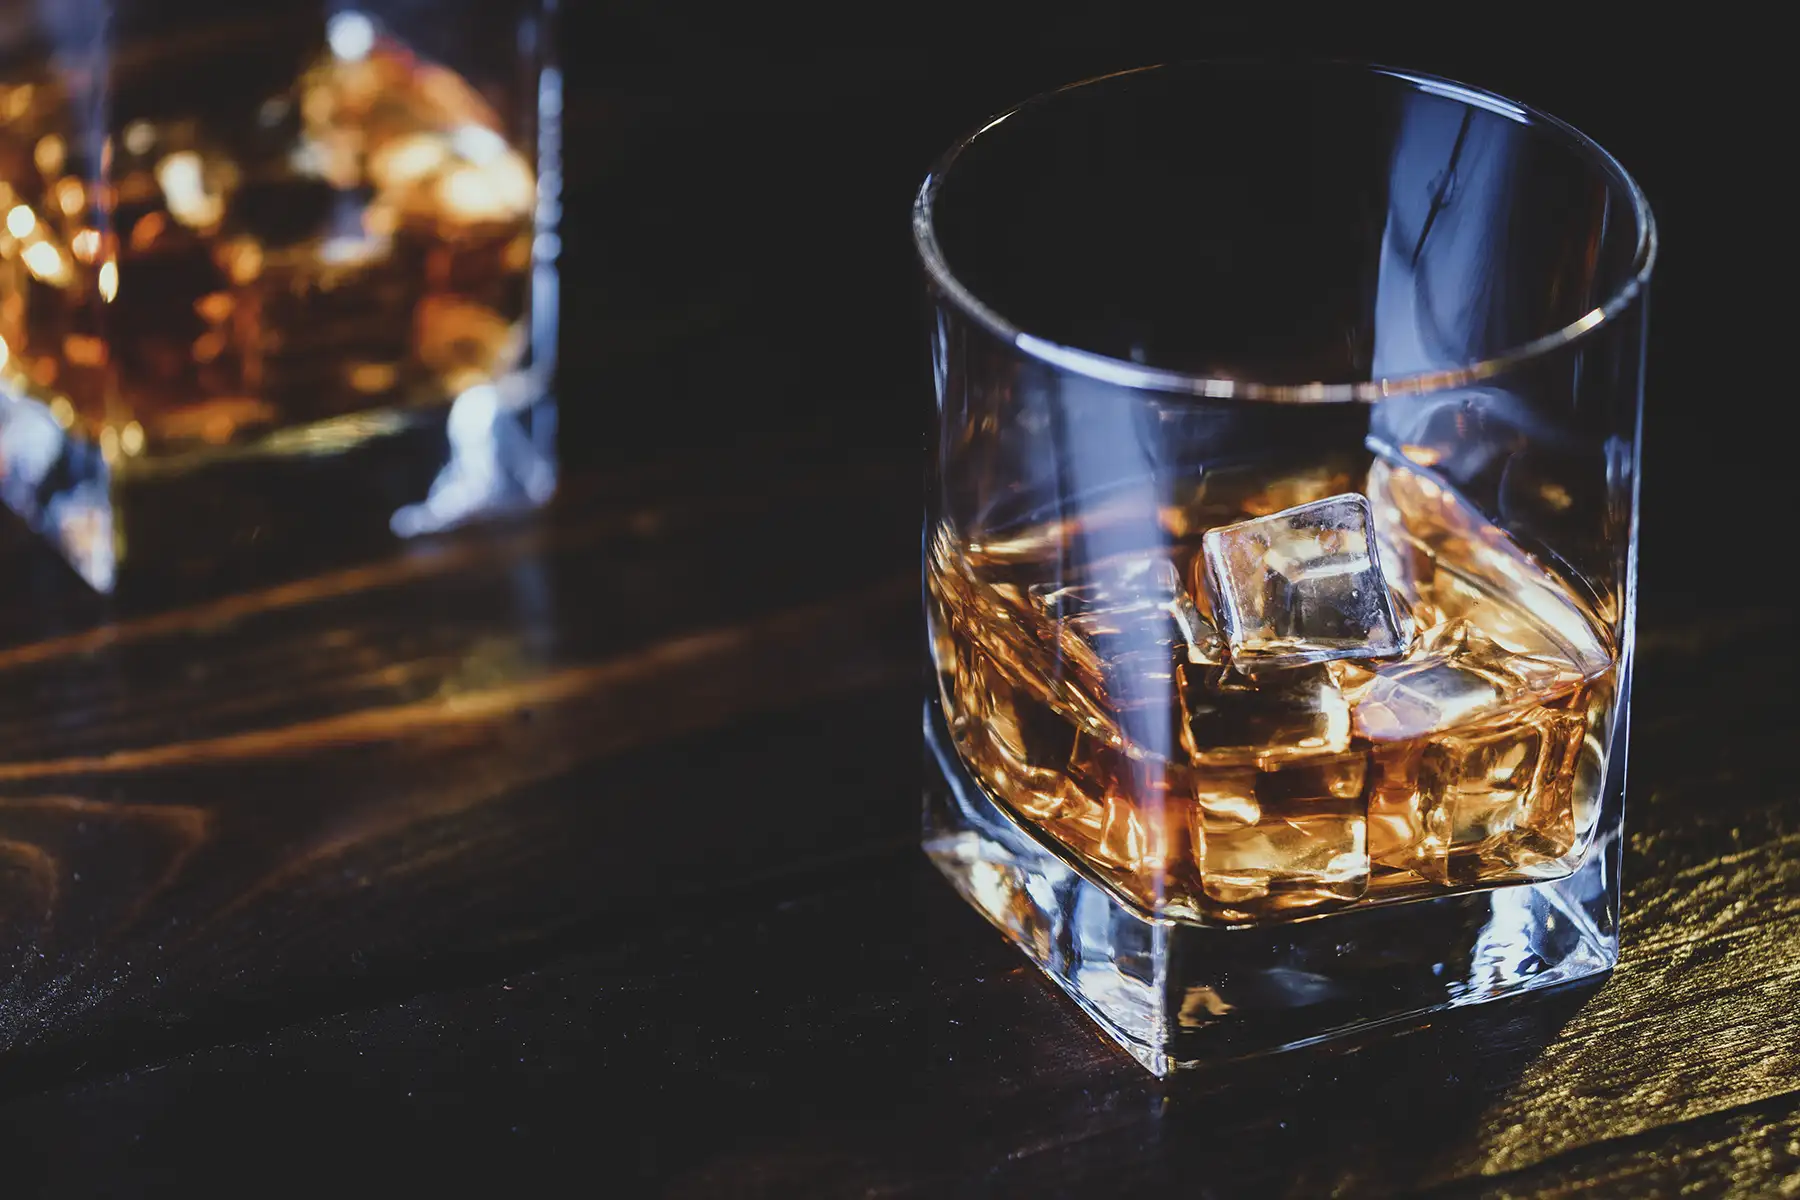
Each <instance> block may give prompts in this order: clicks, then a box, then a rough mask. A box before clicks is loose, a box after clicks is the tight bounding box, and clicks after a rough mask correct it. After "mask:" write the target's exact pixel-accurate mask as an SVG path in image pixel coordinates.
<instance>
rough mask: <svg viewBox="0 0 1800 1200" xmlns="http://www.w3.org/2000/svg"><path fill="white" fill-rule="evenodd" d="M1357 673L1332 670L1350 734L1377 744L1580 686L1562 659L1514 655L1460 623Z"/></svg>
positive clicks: (1571, 667) (1576, 669) (1577, 670)
mask: <svg viewBox="0 0 1800 1200" xmlns="http://www.w3.org/2000/svg"><path fill="white" fill-rule="evenodd" d="M1357 674H1358V672H1357V670H1356V668H1353V667H1343V668H1339V670H1338V671H1337V672H1336V675H1337V679H1338V682H1339V684H1340V685H1341V686H1343V687H1344V690H1345V692H1346V694H1347V695H1348V697H1349V699H1350V712H1351V729H1352V730H1353V731H1354V732H1356V733H1358V734H1361V735H1362V736H1363V737H1366V738H1368V739H1370V740H1371V741H1377V742H1397V741H1403V740H1405V739H1407V738H1415V737H1423V736H1425V735H1427V734H1430V733H1434V732H1437V731H1439V730H1443V729H1447V728H1449V727H1451V726H1454V725H1459V724H1464V723H1467V722H1470V721H1473V720H1478V719H1481V718H1483V717H1489V716H1492V715H1496V714H1499V713H1502V712H1505V711H1507V710H1509V709H1516V708H1520V707H1527V706H1530V705H1533V704H1536V703H1539V702H1541V701H1543V700H1546V699H1550V698H1553V697H1555V696H1558V695H1561V694H1566V693H1568V692H1569V691H1570V690H1572V689H1573V688H1574V687H1576V686H1577V685H1578V684H1580V683H1581V680H1582V672H1581V669H1580V668H1579V667H1577V666H1576V665H1575V664H1574V663H1571V662H1569V661H1568V660H1566V659H1562V658H1552V657H1540V656H1537V655H1530V654H1517V653H1513V652H1511V651H1509V650H1507V649H1506V648H1505V647H1503V646H1501V645H1500V644H1499V643H1497V642H1495V641H1494V640H1493V639H1492V638H1490V637H1488V636H1487V635H1486V634H1484V633H1482V632H1481V630H1479V629H1477V628H1476V627H1475V626H1474V625H1472V624H1470V623H1469V622H1468V621H1461V620H1459V621H1451V622H1448V623H1446V624H1444V625H1439V626H1437V627H1435V628H1433V629H1429V630H1427V631H1426V632H1425V633H1424V634H1422V635H1420V638H1419V644H1418V645H1417V646H1416V647H1415V648H1414V650H1413V652H1412V653H1411V654H1409V655H1408V656H1407V657H1406V658H1405V659H1402V660H1400V661H1398V662H1387V663H1378V664H1371V665H1370V667H1369V668H1367V669H1364V670H1362V671H1361V672H1360V674H1361V678H1357V677H1356V676H1357Z"/></svg>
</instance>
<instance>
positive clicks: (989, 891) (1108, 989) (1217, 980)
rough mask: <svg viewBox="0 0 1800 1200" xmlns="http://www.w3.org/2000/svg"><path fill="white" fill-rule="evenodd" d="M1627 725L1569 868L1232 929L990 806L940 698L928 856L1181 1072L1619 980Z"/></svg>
mask: <svg viewBox="0 0 1800 1200" xmlns="http://www.w3.org/2000/svg"><path fill="white" fill-rule="evenodd" d="M1619 724H1620V730H1619V732H1618V734H1617V735H1616V736H1615V739H1614V747H1613V751H1614V753H1613V754H1612V755H1611V761H1612V763H1613V765H1614V770H1613V772H1612V774H1611V776H1610V777H1609V778H1608V780H1607V783H1606V793H1605V800H1604V802H1603V804H1602V806H1601V813H1602V815H1601V818H1600V822H1599V827H1598V828H1597V829H1596V831H1595V837H1594V843H1593V845H1592V847H1591V848H1590V849H1589V851H1588V855H1587V857H1586V859H1585V860H1584V862H1583V863H1582V865H1581V867H1580V868H1579V869H1578V870H1576V871H1575V872H1574V873H1573V874H1572V875H1569V876H1568V877H1566V878H1563V879H1558V880H1554V881H1550V882H1544V883H1533V884H1512V885H1508V886H1505V887H1497V888H1491V889H1488V890H1485V891H1459V892H1457V893H1455V894H1453V895H1444V896H1433V897H1424V898H1420V899H1413V900H1406V901H1400V902H1394V903H1387V904H1381V905H1373V906H1370V907H1367V908H1351V909H1342V910H1339V911H1337V912H1333V913H1329V914H1323V915H1319V916H1313V917H1307V918H1302V919H1297V920H1290V921H1283V922H1276V923H1266V924H1261V925H1250V926H1232V927H1225V926H1208V925H1201V924H1194V923H1189V922H1184V921H1174V920H1168V919H1158V918H1153V917H1150V916H1149V915H1148V914H1146V913H1145V912H1143V910H1141V909H1140V908H1138V907H1137V906H1135V905H1134V904H1132V903H1130V902H1128V901H1127V900H1125V899H1124V898H1123V897H1121V896H1120V895H1119V894H1118V893H1117V892H1115V891H1113V890H1112V889H1111V888H1110V887H1108V886H1107V885H1106V884H1105V883H1104V882H1102V881H1101V880H1100V879H1099V878H1098V877H1097V876H1095V875H1093V874H1091V873H1089V872H1088V871H1086V870H1085V869H1083V867H1082V866H1081V865H1080V864H1079V863H1077V862H1076V861H1074V860H1073V859H1072V858H1070V857H1069V856H1068V855H1067V853H1066V852H1065V851H1063V850H1062V849H1061V848H1060V847H1059V846H1058V845H1057V844H1056V843H1055V842H1054V841H1053V840H1052V839H1049V838H1048V837H1045V836H1043V835H1040V834H1038V833H1037V832H1036V831H1035V830H1034V829H1032V827H1031V826H1030V825H1029V824H1028V823H1026V822H1024V821H1022V820H1020V819H1018V818H1017V817H1015V816H1014V815H1013V814H1012V813H1011V812H1010V811H1009V810H1007V809H1006V808H1005V807H1004V806H1003V805H1001V804H999V803H997V802H996V801H994V800H993V798H991V797H990V796H989V795H988V794H987V793H986V791H984V790H983V789H982V788H981V786H980V785H979V784H978V783H977V782H976V781H975V780H974V778H973V777H971V776H970V775H969V774H968V773H967V772H966V771H965V770H964V769H963V766H962V762H961V760H960V759H959V758H958V757H957V754H956V751H955V748H954V746H953V745H952V743H951V741H950V734H949V730H948V729H947V728H946V727H945V724H944V719H943V713H942V709H941V707H940V704H939V701H938V699H937V698H936V697H931V698H929V699H927V700H926V702H925V832H924V845H925V851H926V853H927V854H928V855H929V856H930V857H931V860H932V861H933V862H934V863H936V864H937V867H938V869H939V870H941V871H942V872H943V873H944V875H945V876H946V877H947V878H948V879H949V880H950V882H951V883H952V884H953V885H955V887H956V890H957V891H959V892H960V893H962V895H963V897H964V898H965V899H967V900H968V901H969V903H971V904H973V905H974V906H975V907H976V908H977V909H978V910H980V911H981V912H982V913H983V914H984V915H985V916H986V917H987V918H988V920H990V921H991V922H993V923H994V925H996V926H997V927H998V928H999V929H1000V931H1001V932H1002V933H1004V934H1006V936H1007V937H1009V938H1011V939H1012V941H1013V942H1014V943H1015V944H1017V945H1018V947H1019V948H1020V949H1021V950H1023V951H1024V952H1025V954H1026V955H1027V957H1029V958H1030V959H1031V961H1033V962H1034V963H1036V964H1037V965H1038V966H1039V967H1040V968H1041V969H1042V970H1043V971H1044V973H1045V974H1046V975H1048V976H1049V977H1050V978H1051V979H1052V980H1053V981H1054V982H1055V983H1056V984H1057V986H1059V987H1061V988H1062V989H1063V990H1064V991H1065V992H1067V993H1068V994H1069V995H1070V997H1071V998H1073V999H1074V1001H1075V1003H1076V1004H1078V1005H1080V1006H1081V1008H1082V1009H1083V1010H1084V1011H1085V1012H1086V1013H1087V1014H1088V1015H1089V1016H1091V1017H1092V1018H1094V1020H1095V1021H1096V1022H1098V1023H1099V1025H1100V1028H1101V1029H1103V1030H1104V1031H1105V1032H1106V1034H1107V1036H1109V1037H1111V1038H1112V1039H1113V1040H1114V1041H1116V1042H1118V1043H1119V1045H1121V1046H1123V1047H1124V1048H1125V1049H1126V1050H1127V1051H1129V1052H1130V1054H1131V1055H1132V1057H1133V1058H1135V1059H1137V1060H1138V1062H1140V1063H1141V1064H1143V1066H1144V1067H1146V1068H1147V1069H1148V1070H1150V1071H1151V1072H1153V1073H1154V1074H1156V1075H1167V1074H1169V1073H1170V1072H1171V1071H1174V1070H1177V1069H1179V1068H1183V1067H1193V1066H1199V1065H1201V1064H1203V1063H1212V1062H1219V1061H1222V1060H1228V1059H1232V1058H1239V1057H1245V1056H1249V1055H1254V1054H1259V1053H1267V1052H1270V1051H1274V1050H1281V1049H1287V1048H1291V1047H1296V1046H1302V1045H1306V1044H1309V1043H1312V1042H1317V1041H1321V1040H1324V1039H1326V1038H1333V1037H1339V1036H1343V1035H1346V1034H1352V1033H1357V1032H1361V1031H1364V1030H1368V1029H1370V1028H1373V1027H1377V1026H1381V1025H1386V1024H1391V1023H1395V1022H1400V1021H1404V1020H1407V1019H1409V1018H1413V1017H1417V1016H1418V1015H1420V1014H1422V1013H1429V1012H1432V1011H1435V1010H1438V1009H1445V1008H1451V1007H1456V1006H1459V1005H1464V1004H1476V1003H1481V1002H1483V1001H1487V1000H1496V999H1499V998H1501V997H1504V996H1510V995H1514V994H1517V993H1520V992H1527V991H1534V990H1537V989H1541V988H1549V987H1555V986H1559V985H1562V984H1567V983H1570V982H1572V981H1575V980H1579V979H1586V978H1590V977H1592V976H1596V975H1600V974H1603V973H1605V972H1606V971H1609V970H1611V968H1612V966H1613V964H1614V963H1615V962H1617V961H1618V956H1619V934H1618V928H1619V926H1618V896H1619V841H1620V838H1619V830H1620V817H1621V815H1622V809H1623V769H1622V764H1623V762H1624V758H1625V755H1624V730H1623V725H1624V722H1623V721H1621V722H1620V723H1619Z"/></svg>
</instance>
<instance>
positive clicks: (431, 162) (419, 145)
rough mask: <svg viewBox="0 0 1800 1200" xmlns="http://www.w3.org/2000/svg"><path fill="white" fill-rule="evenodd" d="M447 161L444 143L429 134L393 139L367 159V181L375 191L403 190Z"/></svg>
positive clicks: (448, 155)
mask: <svg viewBox="0 0 1800 1200" xmlns="http://www.w3.org/2000/svg"><path fill="white" fill-rule="evenodd" d="M449 157H450V151H449V149H448V148H447V147H446V146H445V145H444V140H443V139H442V138H440V137H437V136H435V135H433V134H429V133H413V134H407V135H405V136H404V137H397V138H394V139H393V140H391V141H389V142H388V143H387V144H386V145H384V146H382V147H381V149H379V150H377V151H376V152H375V153H374V154H373V155H371V156H370V158H369V177H370V178H371V179H373V180H374V181H375V184H376V186H377V187H383V188H396V187H405V186H406V185H407V184H409V183H417V182H418V181H419V180H421V179H423V178H425V177H426V176H427V175H430V174H431V173H432V172H433V171H436V170H437V169H438V168H439V167H441V166H443V165H444V162H445V161H446V160H447V159H448V158H449Z"/></svg>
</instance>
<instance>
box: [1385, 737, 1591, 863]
mask: <svg viewBox="0 0 1800 1200" xmlns="http://www.w3.org/2000/svg"><path fill="white" fill-rule="evenodd" d="M1585 728H1586V721H1585V720H1584V718H1583V715H1582V713H1580V712H1568V711H1563V710H1560V709H1554V708H1538V709H1533V710H1531V711H1528V712H1525V713H1517V714H1512V715H1509V716H1508V717H1507V718H1506V719H1505V720H1504V721H1503V722H1497V723H1495V724H1494V725H1491V726H1489V727H1487V728H1485V729H1483V728H1480V727H1476V728H1474V729H1471V730H1469V731H1467V732H1458V733H1453V734H1443V735H1440V736H1438V737H1435V738H1433V739H1431V740H1430V741H1429V742H1426V743H1425V744H1424V745H1423V746H1422V747H1420V746H1417V745H1416V744H1415V745H1411V746H1399V747H1394V748H1391V749H1386V750H1381V751H1378V753H1377V755H1376V764H1377V767H1378V770H1379V775H1378V778H1377V781H1376V785H1375V788H1374V790H1373V794H1372V795H1371V797H1370V800H1369V826H1370V830H1369V837H1370V852H1371V854H1372V855H1373V856H1374V858H1375V860H1376V861H1378V862H1381V863H1383V864H1384V865H1388V866H1394V867H1402V868H1405V869H1408V870H1412V871H1416V872H1418V873H1419V874H1420V875H1422V876H1424V877H1425V878H1426V879H1430V880H1433V881H1435V882H1437V883H1442V884H1462V883H1473V882H1476V881H1478V880H1481V879H1486V878H1490V877H1494V876H1499V875H1508V874H1513V873H1515V872H1516V871H1518V870H1520V869H1526V870H1531V869H1534V868H1535V869H1537V870H1540V871H1543V872H1545V873H1548V874H1556V873H1560V871H1561V870H1562V869H1563V868H1559V867H1558V865H1557V863H1558V860H1559V859H1560V858H1561V857H1562V856H1563V855H1565V854H1567V853H1568V852H1569V850H1570V849H1572V848H1573V847H1574V846H1575V844H1576V840H1577V815H1576V812H1575V805H1574V795H1573V785H1574V776H1575V758H1576V755H1577V754H1578V753H1579V752H1580V750H1581V746H1582V737H1583V734H1584V732H1585Z"/></svg>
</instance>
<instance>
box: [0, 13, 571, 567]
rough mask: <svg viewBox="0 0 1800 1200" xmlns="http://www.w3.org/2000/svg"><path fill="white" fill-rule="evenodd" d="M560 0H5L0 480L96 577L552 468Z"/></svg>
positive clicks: (334, 527)
mask: <svg viewBox="0 0 1800 1200" xmlns="http://www.w3.org/2000/svg"><path fill="white" fill-rule="evenodd" d="M553 9H554V0H270V2H268V3H260V4H253V5H243V4H229V3H223V2H221V0H187V2H182V3H175V2H170V0H38V2H37V3H35V4H34V3H30V2H29V0H0V498H3V499H4V500H5V502H6V504H7V505H8V506H9V507H11V508H12V509H13V510H14V511H15V512H17V513H18V514H19V515H20V516H22V517H23V518H24V519H25V520H26V521H28V522H29V523H30V524H32V525H33V526H34V527H35V528H36V529H37V530H39V531H40V532H41V533H42V534H43V536H44V537H45V538H47V539H48V540H49V542H50V543H51V544H52V545H54V546H55V547H56V548H57V549H58V550H59V551H60V552H61V553H62V554H63V556H64V557H66V558H67V560H68V561H69V563H70V564H71V565H72V566H73V567H74V568H75V569H76V571H77V572H78V573H79V574H80V575H81V577H82V578H83V579H85V580H86V581H87V582H88V583H89V584H91V585H92V586H93V587H94V588H96V589H98V590H100V591H111V590H113V589H114V588H115V586H116V585H118V584H119V582H120V581H121V580H122V579H124V578H126V577H127V576H128V575H135V574H137V573H138V572H137V571H135V570H134V571H128V570H127V568H142V569H143V570H145V571H147V572H149V573H151V574H155V575H158V576H167V575H176V576H179V575H182V574H183V573H187V574H189V575H191V574H193V573H194V572H195V571H198V570H201V569H203V568H204V567H205V566H206V564H208V563H227V564H232V565H234V566H237V567H242V566H244V565H245V564H246V563H248V562H249V561H250V560H258V561H263V562H268V561H281V560H283V559H284V558H287V557H291V556H295V555H299V556H303V557H307V558H317V559H329V558H331V557H332V554H333V553H334V552H339V551H351V552H355V551H358V550H361V549H365V548H375V547H378V546H380V545H382V544H386V543H391V542H392V541H393V539H394V538H395V537H409V536H413V535H417V534H422V533H429V532H433V531H436V530H440V529H445V528H449V527H451V526H454V525H456V524H459V523H461V522H463V521H466V520H469V519H471V518H474V517H479V516H483V515H486V514H490V513H495V512H501V511H507V510H512V509H519V508H528V507H531V506H534V505H537V504H541V503H542V502H544V501H545V500H546V499H547V498H548V497H549V496H550V494H551V492H552V491H553V489H554V486H555V482H556V454H555V444H554V434H555V404H554V400H553V398H552V395H551V390H550V382H551V372H552V370H553V367H554V361H555V342H556V300H557V278H556V258H557V249H558V245H557V235H556V222H557V217H558V190H559V189H558V182H559V179H560V171H559V167H558V153H559V141H560V138H559V127H560V111H561V82H560V76H559V74H558V70H557V66H556V63H555V61H554V57H553V55H552V53H551V50H552V39H551V21H552V19H553V17H554V15H555V14H554V11H553Z"/></svg>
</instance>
